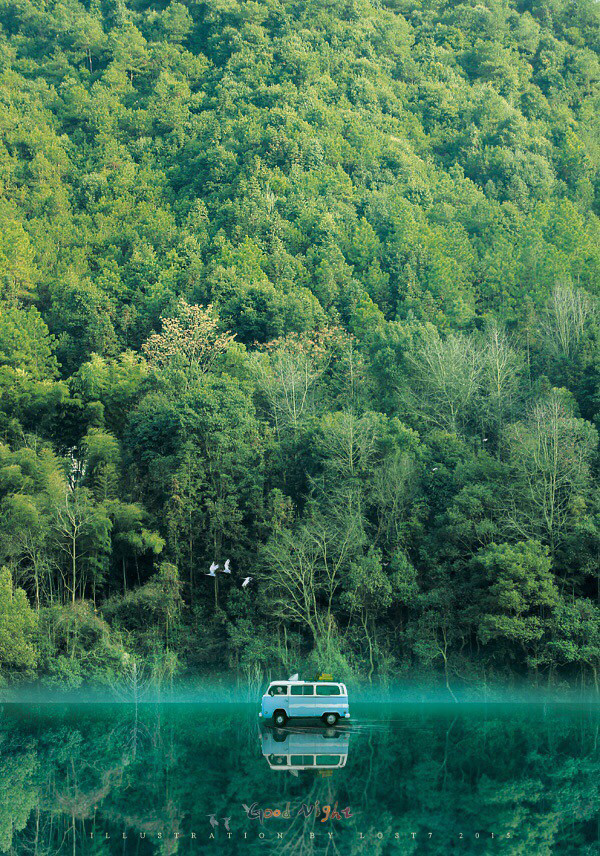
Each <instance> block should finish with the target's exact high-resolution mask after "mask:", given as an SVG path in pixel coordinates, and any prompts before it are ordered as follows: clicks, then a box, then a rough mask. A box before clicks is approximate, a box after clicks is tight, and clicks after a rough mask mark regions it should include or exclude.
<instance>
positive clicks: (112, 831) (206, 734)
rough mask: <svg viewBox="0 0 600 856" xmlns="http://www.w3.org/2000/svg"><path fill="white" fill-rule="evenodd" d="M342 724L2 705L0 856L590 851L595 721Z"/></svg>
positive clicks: (593, 842)
mask: <svg viewBox="0 0 600 856" xmlns="http://www.w3.org/2000/svg"><path fill="white" fill-rule="evenodd" d="M353 713H354V717H355V718H354V720H353V722H352V724H351V725H350V727H349V728H348V729H346V728H344V729H330V730H327V729H322V728H313V729H304V728H297V729H296V728H288V729H268V728H263V729H259V727H258V725H257V722H256V713H255V708H254V706H253V707H251V708H240V707H228V706H225V707H224V708H218V707H217V706H204V707H202V706H198V705H179V706H176V705H174V706H162V707H161V706H147V707H144V706H141V707H139V708H137V709H136V708H134V707H128V706H123V705H120V706H119V705H112V706H111V705H105V706H101V705H95V706H92V705H87V706H81V707H79V708H77V707H55V706H46V707H38V708H32V707H29V708H25V707H20V706H17V705H6V706H5V707H4V709H3V711H2V715H1V717H0V783H1V786H0V852H3V853H11V854H35V856H46V854H48V856H49V854H58V853H67V852H69V853H71V854H73V853H75V854H86V856H87V854H90V856H92V854H94V856H95V855H96V854H100V853H102V854H112V853H115V854H116V853H119V854H134V853H135V854H139V856H145V854H149V855H150V854H175V853H203V854H204V853H221V852H227V853H231V854H238V853H240V854H241V853H244V854H247V853H250V854H254V853H265V852H266V851H268V852H276V853H289V854H310V853H314V852H319V853H322V852H327V853H343V854H358V853H361V854H362V853H368V854H391V853H411V854H420V853H436V854H447V853H449V852H452V851H453V850H454V849H457V851H458V849H459V848H460V852H462V853H490V854H491V853H494V854H495V853H519V854H546V853H547V854H550V853H569V854H571V853H572V854H583V856H586V854H588V856H591V854H592V853H598V841H599V824H600V818H599V811H598V806H599V797H600V793H599V783H600V775H599V774H600V719H599V715H598V711H597V710H594V709H592V708H564V707H555V708H552V707H548V708H543V707H536V706H533V705H524V706H521V707H518V706H514V707H507V708H500V707H489V708H476V707H473V706H468V705H465V706H456V705H455V706H453V707H452V708H439V707H437V708H434V707H427V706H423V707H392V706H388V707H385V708H378V709H375V708H364V709H363V710H359V709H358V708H357V709H356V710H355V711H353ZM333 747H335V748H333ZM277 757H281V758H285V763H282V764H281V765H279V764H277V763H276V762H275V763H274V760H275V759H276V758H277ZM300 757H301V758H302V764H300V763H299V758H300ZM319 757H322V758H325V757H327V758H328V759H330V760H331V759H333V758H335V759H336V761H335V763H331V764H324V766H323V769H324V771H325V772H326V773H330V775H322V772H323V770H321V771H320V770H319V769H318V767H319V763H318V760H317V759H318V758H319ZM305 760H306V761H307V763H304V761H305ZM286 769H287V770H289V771H290V772H292V771H294V772H295V773H296V775H293V774H292V775H282V774H281V772H280V771H281V770H286ZM275 771H279V772H275Z"/></svg>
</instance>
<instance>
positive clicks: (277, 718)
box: [273, 710, 287, 728]
mask: <svg viewBox="0 0 600 856" xmlns="http://www.w3.org/2000/svg"><path fill="white" fill-rule="evenodd" d="M286 721H287V716H286V715H285V711H284V710H276V711H275V713H274V714H273V722H274V723H275V725H277V726H278V727H279V728H282V727H283V726H284V725H285V723H286Z"/></svg>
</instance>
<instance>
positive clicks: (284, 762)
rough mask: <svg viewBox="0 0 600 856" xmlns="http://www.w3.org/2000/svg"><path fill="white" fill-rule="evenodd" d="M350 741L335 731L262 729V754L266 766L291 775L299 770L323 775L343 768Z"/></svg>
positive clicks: (322, 729)
mask: <svg viewBox="0 0 600 856" xmlns="http://www.w3.org/2000/svg"><path fill="white" fill-rule="evenodd" d="M349 738H350V735H349V734H348V733H347V732H344V731H339V730H338V729H336V728H307V729H304V730H303V729H294V730H293V731H289V730H288V729H286V728H269V727H266V726H262V728H261V740H262V753H263V755H264V756H265V758H266V759H267V763H268V765H269V767H270V768H271V769H272V770H286V771H287V772H288V773H291V774H292V775H293V776H297V775H298V772H299V771H300V770H317V771H319V772H325V771H333V770H339V769H340V768H341V767H345V765H346V761H347V760H348V746H349Z"/></svg>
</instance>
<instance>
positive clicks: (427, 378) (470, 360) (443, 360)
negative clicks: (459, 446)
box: [407, 325, 481, 434]
mask: <svg viewBox="0 0 600 856" xmlns="http://www.w3.org/2000/svg"><path fill="white" fill-rule="evenodd" d="M409 361H410V365H411V368H412V383H411V395H410V397H409V399H408V402H407V403H410V405H412V406H413V407H414V408H415V410H417V412H418V413H419V414H420V415H421V416H422V418H423V419H424V420H425V421H426V422H428V423H430V424H432V425H435V426H437V427H438V428H442V429H443V430H446V431H450V432H451V433H453V434H456V433H459V432H462V431H464V430H465V428H466V427H467V425H468V424H469V422H470V421H471V420H472V417H473V405H474V403H475V401H476V399H477V396H478V393H479V387H480V383H481V362H480V359H479V354H478V352H477V349H476V346H475V344H474V342H473V341H472V340H471V339H469V338H467V337H466V336H464V335H462V334H458V333H450V334H448V336H447V337H446V338H445V339H442V337H441V336H440V334H439V333H438V331H437V330H436V328H435V327H433V326H431V325H430V326H428V327H425V328H424V329H423V331H422V334H421V336H420V338H419V340H418V343H417V345H416V347H415V350H414V351H413V353H412V354H411V355H410V356H409Z"/></svg>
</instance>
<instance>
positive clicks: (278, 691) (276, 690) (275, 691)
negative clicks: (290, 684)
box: [269, 684, 287, 696]
mask: <svg viewBox="0 0 600 856" xmlns="http://www.w3.org/2000/svg"><path fill="white" fill-rule="evenodd" d="M269 695H270V696H280V695H287V687H283V686H281V685H280V684H278V685H277V686H274V687H269Z"/></svg>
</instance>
